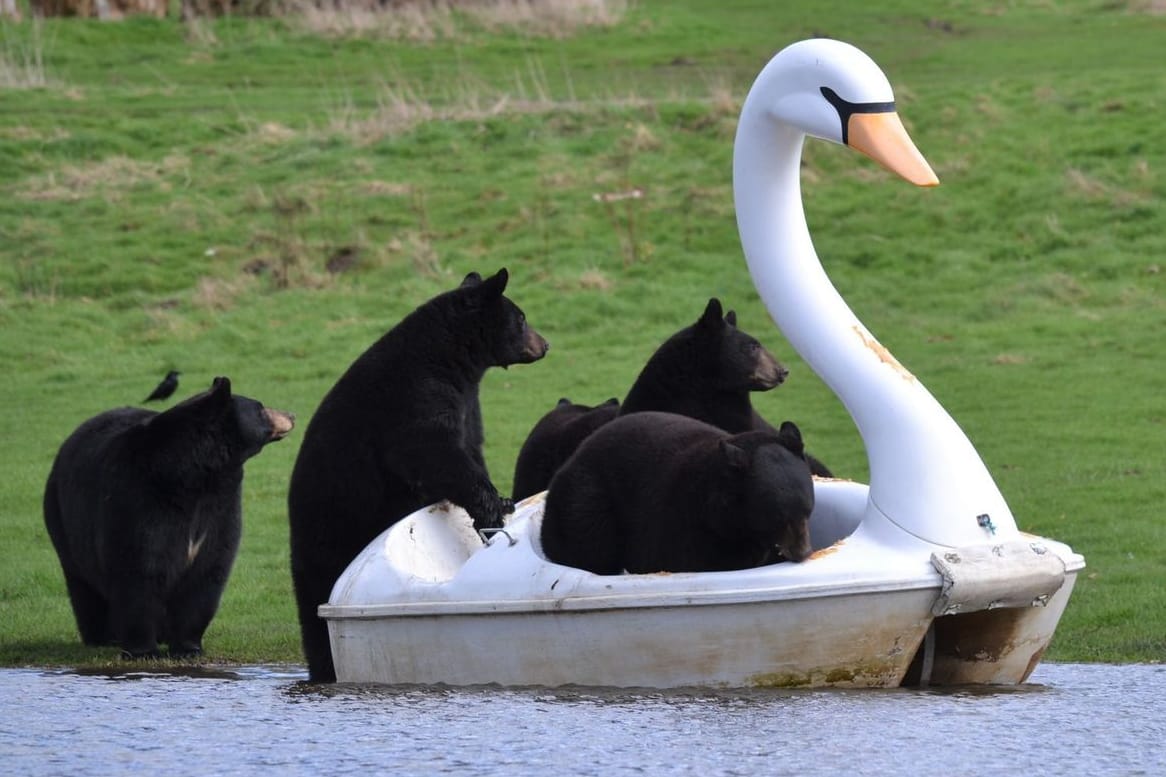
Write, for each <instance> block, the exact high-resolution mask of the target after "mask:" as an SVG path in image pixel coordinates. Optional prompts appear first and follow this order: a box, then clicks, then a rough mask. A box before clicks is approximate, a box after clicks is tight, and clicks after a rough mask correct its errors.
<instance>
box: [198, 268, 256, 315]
mask: <svg viewBox="0 0 1166 777" xmlns="http://www.w3.org/2000/svg"><path fill="white" fill-rule="evenodd" d="M254 287H255V278H254V276H252V275H246V274H244V275H240V276H239V277H237V278H207V277H203V278H199V280H198V285H197V286H195V288H194V294H193V296H192V297H191V301H192V302H193V303H194V305H195V307H198V308H202V309H204V310H214V311H224V310H231V309H232V308H234V307H235V301H236V300H237V299H238V298H239V297H241V296H242V295H244V294H247V293H249V292H250V291H251V290H252V289H253V288H254Z"/></svg>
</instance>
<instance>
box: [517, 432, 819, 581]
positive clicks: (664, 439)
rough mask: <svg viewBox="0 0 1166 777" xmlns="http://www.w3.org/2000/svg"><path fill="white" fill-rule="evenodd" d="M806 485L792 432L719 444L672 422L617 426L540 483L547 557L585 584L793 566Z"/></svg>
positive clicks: (799, 553) (801, 536)
mask: <svg viewBox="0 0 1166 777" xmlns="http://www.w3.org/2000/svg"><path fill="white" fill-rule="evenodd" d="M813 506H814V485H813V480H812V478H811V477H810V470H809V467H808V466H807V465H806V461H805V457H804V455H803V449H802V438H801V434H800V432H799V431H798V428H797V426H795V425H794V424H792V423H790V422H788V421H787V422H785V423H783V424H782V427H781V431H780V432H779V433H778V434H771V433H769V432H744V433H742V434H737V435H730V434H728V433H727V432H724V431H722V430H721V429H718V428H716V427H714V426H710V425H709V424H706V423H703V422H701V421H696V420H694V419H691V418H687V417H685V416H680V415H675V414H672V413H656V412H650V411H646V412H640V413H633V414H632V415H627V416H621V417H619V418H617V419H616V420H614V421H612V422H611V423H609V424H607V425H606V426H604V427H602V428H600V429H599V430H597V431H596V432H595V433H594V434H592V435H591V436H590V437H588V438H587V439H586V440H585V441H584V442H583V444H582V445H581V446H580V447H579V450H577V451H576V452H575V454H574V455H573V456H572V457H571V458H570V460H568V461H567V463H566V464H564V465H563V467H562V469H560V470H559V471H558V473H556V474H555V477H554V479H553V480H552V481H551V487H550V490H549V491H548V493H547V503H546V509H545V512H544V516H543V522H542V529H541V534H540V538H541V541H542V546H543V552H544V553H545V555H546V556H547V558H548V559H550V560H552V561H555V562H557V563H560V564H565V565H567V566H572V567H578V568H580V569H586V570H588V571H591V572H594V573H596V574H603V575H611V574H619V573H620V572H622V571H627V572H631V573H650V572H661V571H667V572H700V571H723V570H730V569H745V568H749V567H755V566H759V565H761V564H766V563H770V562H772V561H776V560H778V556H777V553H778V551H779V550H780V553H781V555H782V556H784V557H785V558H787V559H790V560H792V561H802V560H804V559H805V558H806V557H807V556H808V555H809V554H810V551H811V548H810V535H809V518H810V512H811V511H812V510H813Z"/></svg>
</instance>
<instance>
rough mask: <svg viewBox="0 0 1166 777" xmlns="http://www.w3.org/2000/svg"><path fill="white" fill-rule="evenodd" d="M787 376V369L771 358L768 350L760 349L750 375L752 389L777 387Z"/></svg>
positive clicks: (765, 389) (763, 389) (764, 389)
mask: <svg viewBox="0 0 1166 777" xmlns="http://www.w3.org/2000/svg"><path fill="white" fill-rule="evenodd" d="M788 376H789V370H787V369H786V368H785V367H784V366H782V364H781V362H779V361H778V360H777V359H775V358H773V356H772V355H771V354H770V353H769V352H768V351H765V350H762V351H761V354H760V356H759V357H758V359H757V365H756V367H754V369H753V375H752V376H751V378H752V380H753V389H754V390H755V391H768V390H769V389H771V388H777V387H778V386H780V385H781V384H782V383H784V382H785V379H786V378H787V377H788Z"/></svg>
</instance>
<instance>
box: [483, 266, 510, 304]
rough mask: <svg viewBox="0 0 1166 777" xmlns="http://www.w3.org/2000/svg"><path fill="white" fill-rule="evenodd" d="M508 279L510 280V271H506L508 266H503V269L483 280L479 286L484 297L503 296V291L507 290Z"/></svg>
mask: <svg viewBox="0 0 1166 777" xmlns="http://www.w3.org/2000/svg"><path fill="white" fill-rule="evenodd" d="M508 280H510V273H508V272H506V268H505V267H503V268H502V269H501V270H499V271H498V272H496V273H494V274H493V275H491V276H490V277H489V278H487V279H486V280H484V281H482V284H481V286H480V287H479V293H480V294H481V295H482V297H483V298H486V299H489V298H490V297H501V296H502V292H504V291H506V282H507V281H508Z"/></svg>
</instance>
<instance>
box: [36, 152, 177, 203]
mask: <svg viewBox="0 0 1166 777" xmlns="http://www.w3.org/2000/svg"><path fill="white" fill-rule="evenodd" d="M175 177H181V178H182V179H183V181H184V182H185V183H189V181H190V160H189V159H188V158H187V157H185V156H181V155H171V156H168V157H166V158H165V159H163V160H161V161H160V162H150V161H141V160H137V159H130V158H129V157H125V156H114V157H109V158H107V159H102V160H99V161H97V162H93V163H90V164H87V165H65V166H63V167H62V168H61V169H60V170H55V171H52V172H49V173H45V174H44V175H40V176H36V177H34V178H31V179H30V180H29V181H28V182H27V183H26V184H25V185H24V187H23V188H21V189H19V190H18V191H17V196H18V197H20V198H22V199H27V200H52V201H59V202H76V201H79V200H84V199H88V198H90V197H96V196H101V197H104V198H107V199H117V197H118V196H119V195H120V194H121V193H122V192H123V191H126V190H128V189H133V188H138V187H142V186H151V187H155V188H157V189H159V190H160V191H170V189H171V187H172V184H171V180H170V179H172V178H175Z"/></svg>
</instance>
